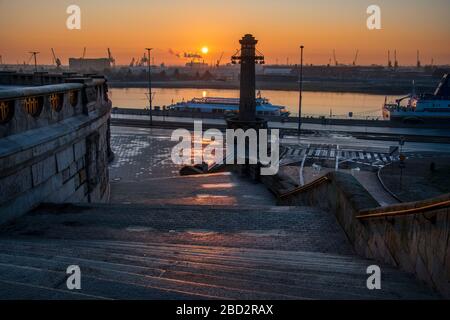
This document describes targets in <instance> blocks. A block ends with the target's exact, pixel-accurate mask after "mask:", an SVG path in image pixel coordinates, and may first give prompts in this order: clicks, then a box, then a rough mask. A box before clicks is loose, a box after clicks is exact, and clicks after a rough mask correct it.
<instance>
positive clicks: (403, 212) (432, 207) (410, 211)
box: [356, 200, 450, 220]
mask: <svg viewBox="0 0 450 320" xmlns="http://www.w3.org/2000/svg"><path fill="white" fill-rule="evenodd" d="M442 208H450V200H445V201H440V202H436V203H432V204H428V205H424V206H420V207H416V208H409V209H402V210H393V211H387V212H379V213H370V214H363V215H359V216H356V218H357V219H360V220H365V219H376V218H386V217H399V216H405V215H412V214H421V213H425V212H428V211H432V210H436V209H442Z"/></svg>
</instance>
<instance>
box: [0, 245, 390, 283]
mask: <svg viewBox="0 0 450 320" xmlns="http://www.w3.org/2000/svg"><path fill="white" fill-rule="evenodd" d="M77 242H78V241H73V242H65V243H64V245H63V246H60V245H53V247H52V244H50V245H49V246H45V244H44V245H43V244H39V246H35V245H32V244H31V246H30V247H29V248H28V252H29V253H33V252H34V251H35V250H40V251H41V252H43V253H46V252H47V253H51V254H55V253H56V254H57V253H58V252H65V251H68V252H69V253H72V252H73V253H77V250H80V251H83V252H89V253H92V254H99V253H101V252H103V253H104V254H110V255H112V254H116V255H118V256H120V255H124V256H132V257H133V256H135V257H146V258H149V257H155V258H161V259H180V257H182V258H183V259H184V260H185V261H189V262H202V261H208V262H209V263H210V264H225V265H227V264H229V265H232V266H240V267H248V266H255V265H258V267H259V268H264V267H268V268H271V269H273V270H279V271H289V270H291V269H293V270H295V269H297V268H299V267H300V268H303V269H311V270H316V271H318V270H321V271H323V272H332V271H333V272H336V273H339V272H341V273H349V274H356V275H358V274H361V272H363V273H365V269H366V268H367V266H369V265H371V264H373V262H371V261H370V260H367V261H365V260H363V259H358V258H355V257H354V258H353V259H352V258H351V257H346V256H344V258H343V259H342V260H340V259H337V258H336V256H333V258H332V259H328V257H327V255H326V254H319V255H313V254H306V255H304V256H303V255H302V252H292V253H293V255H295V259H282V258H280V257H279V255H278V256H277V253H279V251H276V250H267V253H266V254H265V255H263V256H260V257H258V256H257V255H256V256H255V252H254V251H253V250H252V249H248V250H247V251H241V253H240V254H238V255H233V254H230V255H223V254H216V251H215V250H220V248H213V249H210V250H209V252H207V253H205V252H196V251H195V250H196V248H198V246H192V250H189V249H186V247H189V246H183V247H177V246H169V247H168V246H166V245H164V244H161V245H160V246H159V245H158V244H156V245H155V246H153V247H150V246H144V248H139V244H138V243H130V245H129V246H127V245H125V246H124V245H123V244H115V243H114V242H110V243H108V242H105V243H104V242H103V241H99V242H92V243H90V242H89V241H85V242H80V243H77ZM133 245H136V248H133ZM0 247H1V245H0ZM205 248H206V247H205ZM208 249H209V248H208ZM19 250H20V251H23V252H26V250H27V249H26V248H25V247H24V246H20V244H18V243H17V244H14V248H13V249H12V250H11V251H19ZM224 250H227V248H224ZM228 250H229V249H228ZM1 251H2V252H4V251H5V249H4V248H3V249H2V250H1ZM272 252H273V253H274V256H271V253H272ZM256 253H259V252H256ZM388 270H389V269H388Z"/></svg>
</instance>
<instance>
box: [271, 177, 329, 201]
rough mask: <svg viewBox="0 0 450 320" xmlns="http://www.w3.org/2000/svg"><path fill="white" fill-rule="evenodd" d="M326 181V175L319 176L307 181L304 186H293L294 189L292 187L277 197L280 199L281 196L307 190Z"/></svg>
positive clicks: (327, 179)
mask: <svg viewBox="0 0 450 320" xmlns="http://www.w3.org/2000/svg"><path fill="white" fill-rule="evenodd" d="M328 181H330V178H328V177H327V176H323V177H320V178H319V179H316V180H314V181H312V182H310V183H308V184H306V185H304V186H301V187H298V188H295V189H293V190H291V191H288V192H286V193H283V194H281V195H279V196H278V198H279V199H281V198H285V197H288V196H290V195H293V194H295V193H299V192H304V191H307V190H309V189H311V188H313V187H315V186H317V185H320V184H322V183H324V182H328Z"/></svg>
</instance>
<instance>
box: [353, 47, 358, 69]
mask: <svg viewBox="0 0 450 320" xmlns="http://www.w3.org/2000/svg"><path fill="white" fill-rule="evenodd" d="M358 54H359V50H358V49H357V50H356V54H355V59H353V63H352V64H353V66H356V62H357V61H358Z"/></svg>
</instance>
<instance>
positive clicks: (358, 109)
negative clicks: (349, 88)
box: [109, 88, 396, 118]
mask: <svg viewBox="0 0 450 320" xmlns="http://www.w3.org/2000/svg"><path fill="white" fill-rule="evenodd" d="M153 92H155V97H154V103H153V105H154V106H164V105H166V106H167V105H170V104H172V103H175V102H179V101H182V100H183V99H184V100H185V101H186V100H190V99H192V98H194V97H197V98H198V97H227V98H228V97H229V98H238V97H239V91H238V90H223V89H170V88H164V89H158V88H156V89H153ZM146 93H147V89H145V88H111V89H110V92H109V95H110V98H111V100H112V102H113V106H114V107H121V108H144V107H146V106H147V105H148V98H147V95H146ZM261 95H262V96H263V97H266V98H268V99H269V100H270V102H272V103H273V104H277V105H283V106H286V107H287V109H288V110H289V111H290V112H291V114H292V115H297V113H298V93H297V92H293V91H276V90H261ZM395 97H396V96H387V98H388V100H393V99H394V98H395ZM384 99H385V96H384V95H376V94H360V93H333V92H304V93H303V103H302V105H303V114H304V115H310V116H319V115H323V116H329V115H330V112H331V114H332V115H333V116H336V117H347V116H348V113H349V112H353V114H354V117H357V118H365V117H381V107H382V105H383V103H384Z"/></svg>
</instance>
